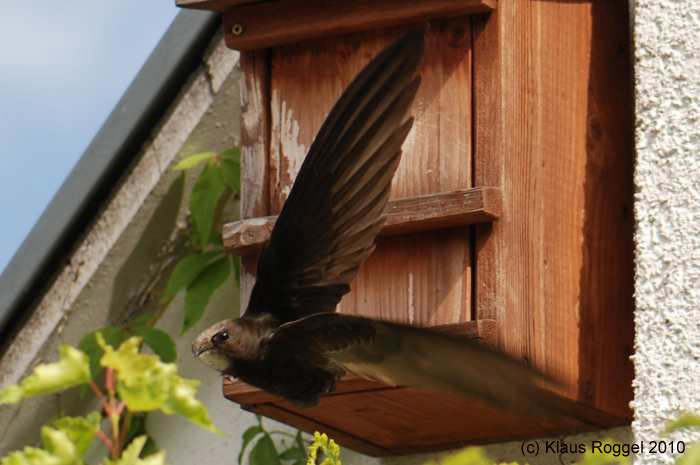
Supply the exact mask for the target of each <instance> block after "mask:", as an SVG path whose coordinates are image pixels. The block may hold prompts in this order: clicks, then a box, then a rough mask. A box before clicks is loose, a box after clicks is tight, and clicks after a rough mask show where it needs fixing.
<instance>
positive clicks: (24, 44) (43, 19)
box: [0, 0, 178, 271]
mask: <svg viewBox="0 0 700 465" xmlns="http://www.w3.org/2000/svg"><path fill="white" fill-rule="evenodd" d="M2 3H3V5H2V14H1V15H0V140H1V141H2V146H3V149H2V152H0V155H1V158H0V214H1V215H2V227H0V271H1V270H2V269H4V268H5V265H6V264H7V263H8V262H9V260H10V259H11V258H12V255H13V254H14V253H15V251H16V250H17V248H18V247H19V245H20V244H21V243H22V240H23V239H24V237H25V236H26V235H27V234H28V233H29V231H30V229H31V228H32V226H33V225H34V223H35V222H36V220H37V219H38V218H39V216H40V215H41V213H42V212H43V210H44V208H45V207H46V205H48V203H49V201H50V200H51V198H52V196H53V195H54V193H55V192H56V191H57V190H58V188H59V187H60V185H61V183H62V182H63V180H64V179H65V177H66V176H67V175H68V173H69V172H70V170H71V168H72V167H73V165H74V164H75V163H76V162H77V161H78V159H79V158H80V156H81V155H82V153H83V151H84V150H85V148H86V147H87V145H88V144H89V143H90V141H91V140H92V137H93V136H94V135H95V133H96V132H97V130H98V129H99V128H100V126H101V125H102V123H103V122H104V121H105V119H106V118H107V116H108V115H109V113H110V112H111V110H112V108H113V107H114V105H115V104H116V103H117V101H118V100H119V98H120V97H121V95H122V93H123V92H124V91H125V90H126V88H127V87H128V85H129V83H130V82H131V80H132V79H133V78H134V76H135V75H136V73H137V72H138V70H139V69H140V68H141V65H142V64H143V63H144V62H145V60H146V58H147V57H148V55H149V53H150V52H151V51H152V50H153V48H154V47H155V45H156V44H157V43H158V40H159V39H160V37H161V36H162V35H163V33H164V32H165V30H166V29H167V27H168V25H169V24H170V23H171V22H172V20H173V19H174V18H175V15H176V14H177V12H178V9H177V8H175V5H174V4H175V0H147V1H144V0H102V1H94V0H92V1H87V0H75V1H70V2H56V1H55V0H52V1H49V0H32V1H31V2H27V1H20V0H3V2H2Z"/></svg>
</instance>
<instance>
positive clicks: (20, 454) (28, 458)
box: [0, 426, 83, 465]
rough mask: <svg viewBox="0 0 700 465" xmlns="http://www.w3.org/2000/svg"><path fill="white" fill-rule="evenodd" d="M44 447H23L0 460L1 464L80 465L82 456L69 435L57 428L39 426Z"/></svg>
mask: <svg viewBox="0 0 700 465" xmlns="http://www.w3.org/2000/svg"><path fill="white" fill-rule="evenodd" d="M41 440H42V443H43V446H44V448H43V449H39V448H36V447H25V448H24V449H23V450H21V451H15V452H11V453H10V454H8V455H6V456H5V457H3V458H2V460H0V464H1V465H82V463H83V458H82V455H81V454H80V453H79V450H78V447H76V445H75V444H74V443H73V442H72V441H71V438H70V436H69V435H68V434H67V433H66V432H65V431H61V430H59V429H55V428H51V427H50V426H44V427H43V428H41Z"/></svg>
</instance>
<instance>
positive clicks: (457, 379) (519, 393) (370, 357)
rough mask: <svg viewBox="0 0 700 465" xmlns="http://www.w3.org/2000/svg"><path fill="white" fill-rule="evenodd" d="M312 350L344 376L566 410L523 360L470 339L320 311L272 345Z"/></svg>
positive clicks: (551, 412) (523, 409)
mask: <svg viewBox="0 0 700 465" xmlns="http://www.w3.org/2000/svg"><path fill="white" fill-rule="evenodd" d="M275 345H278V347H284V348H285V350H302V347H301V346H303V350H310V351H311V352H310V353H312V354H316V353H320V354H323V355H324V356H325V357H326V358H327V360H328V361H330V362H331V363H334V364H337V365H339V366H340V367H342V368H343V369H345V370H346V371H349V372H352V373H355V374H357V375H360V376H364V377H367V378H372V379H377V380H380V381H383V382H385V383H387V384H390V385H394V386H413V387H419V388H425V389H430V390H437V391H443V392H451V393H455V394H458V395H462V396H465V397H469V398H479V399H482V400H485V401H486V402H488V403H490V404H492V405H495V406H500V407H506V408H508V409H510V410H513V411H515V412H517V413H522V414H529V415H533V414H534V415H540V416H555V415H558V414H560V413H563V411H564V410H565V409H564V408H563V407H562V405H561V403H560V400H559V399H558V398H557V397H556V396H554V395H552V394H551V393H550V392H549V391H547V390H545V389H543V388H542V387H541V385H542V384H543V383H545V382H546V383H550V386H551V383H552V381H551V380H548V379H546V378H545V377H544V376H543V375H542V374H540V373H539V372H537V371H536V370H534V369H533V368H531V367H529V366H528V365H526V364H525V363H522V362H521V361H518V360H515V359H513V358H511V357H508V356H506V355H504V354H502V353H499V352H496V351H494V350H491V349H488V348H486V347H484V346H483V345H481V344H479V343H478V342H476V341H474V340H470V339H467V338H464V337H459V336H454V335H449V334H445V333H441V332H437V331H432V330H429V329H424V328H417V327H413V326H407V325H402V324H396V323H390V322H385V321H378V320H372V319H368V318H363V317H359V316H354V315H343V314H339V313H323V314H317V315H312V316H309V317H306V318H303V319H301V320H298V321H295V322H290V323H286V324H284V325H282V326H280V327H279V328H278V329H277V330H276V331H275V332H274V333H273V335H272V337H271V339H270V347H273V346H275Z"/></svg>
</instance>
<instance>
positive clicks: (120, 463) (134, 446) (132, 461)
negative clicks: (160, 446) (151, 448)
mask: <svg viewBox="0 0 700 465" xmlns="http://www.w3.org/2000/svg"><path fill="white" fill-rule="evenodd" d="M146 440H147V438H146V436H139V437H137V438H136V439H134V440H133V441H132V442H131V444H129V447H127V448H126V449H125V450H124V452H123V453H122V456H121V458H119V460H109V459H105V461H104V463H105V465H165V452H164V451H160V452H156V453H155V454H151V455H149V456H147V457H145V458H141V457H140V455H141V451H142V450H143V447H144V445H145V444H146Z"/></svg>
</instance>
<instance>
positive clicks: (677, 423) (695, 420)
mask: <svg viewBox="0 0 700 465" xmlns="http://www.w3.org/2000/svg"><path fill="white" fill-rule="evenodd" d="M681 428H700V415H695V414H693V413H687V412H686V413H684V414H682V415H681V416H680V417H678V418H677V419H675V420H673V421H671V422H669V423H668V424H667V425H666V433H670V432H672V431H677V430H679V429H681Z"/></svg>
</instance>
